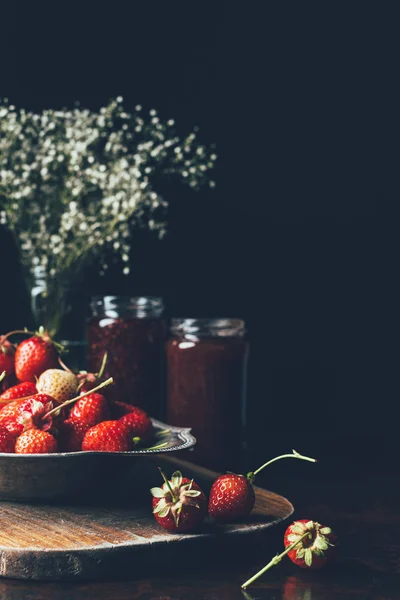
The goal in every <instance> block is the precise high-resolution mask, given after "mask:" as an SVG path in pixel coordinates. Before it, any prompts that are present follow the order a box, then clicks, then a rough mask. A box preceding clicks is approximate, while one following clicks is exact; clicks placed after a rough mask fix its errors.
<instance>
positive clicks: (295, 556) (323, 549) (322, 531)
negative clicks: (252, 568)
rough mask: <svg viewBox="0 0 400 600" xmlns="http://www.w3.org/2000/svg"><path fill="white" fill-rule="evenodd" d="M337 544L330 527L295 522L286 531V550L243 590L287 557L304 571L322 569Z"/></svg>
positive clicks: (314, 522)
mask: <svg viewBox="0 0 400 600" xmlns="http://www.w3.org/2000/svg"><path fill="white" fill-rule="evenodd" d="M336 543H337V538H336V536H335V534H334V533H333V532H332V530H331V528H330V527H325V526H323V525H321V524H320V523H318V522H317V521H310V520H307V519H301V520H299V521H294V522H293V523H292V524H291V525H289V527H288V528H287V529H286V531H285V535H284V545H285V550H284V551H283V552H282V553H281V554H278V555H277V556H274V558H272V559H271V560H270V561H269V563H268V564H267V565H266V566H265V567H263V568H262V569H261V570H260V571H258V572H257V573H256V574H255V575H253V577H250V579H248V580H247V581H245V582H244V583H243V585H242V588H243V589H246V588H247V587H248V586H249V585H251V584H252V583H254V582H255V581H256V580H257V579H258V578H259V577H261V575H263V574H264V573H266V572H267V571H268V570H269V569H271V568H272V567H274V566H275V565H277V564H278V563H280V562H281V560H282V559H283V558H284V557H285V556H286V555H288V557H289V558H290V560H291V561H292V562H294V564H296V565H298V566H299V567H301V568H302V569H307V568H308V569H321V568H322V567H324V566H325V565H326V564H328V563H329V562H330V561H331V560H332V559H333V558H334V554H335V552H336Z"/></svg>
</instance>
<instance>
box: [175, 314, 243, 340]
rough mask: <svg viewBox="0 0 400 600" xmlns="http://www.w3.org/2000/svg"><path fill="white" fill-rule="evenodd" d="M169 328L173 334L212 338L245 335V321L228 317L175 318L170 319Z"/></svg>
mask: <svg viewBox="0 0 400 600" xmlns="http://www.w3.org/2000/svg"><path fill="white" fill-rule="evenodd" d="M170 328H171V332H172V333H174V334H183V335H205V336H207V335H210V336H212V337H234V336H243V335H244V334H245V333H246V323H245V321H244V320H243V319H238V318H230V317H212V318H204V317H202V318H185V317H178V318H177V317H175V318H172V319H171V323H170Z"/></svg>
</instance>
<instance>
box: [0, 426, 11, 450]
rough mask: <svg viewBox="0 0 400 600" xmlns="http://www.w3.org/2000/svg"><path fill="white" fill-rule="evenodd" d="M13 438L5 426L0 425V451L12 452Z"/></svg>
mask: <svg viewBox="0 0 400 600" xmlns="http://www.w3.org/2000/svg"><path fill="white" fill-rule="evenodd" d="M14 446H15V439H14V436H12V435H11V433H10V432H9V431H8V429H7V428H6V427H4V426H3V425H0V452H7V453H10V452H14Z"/></svg>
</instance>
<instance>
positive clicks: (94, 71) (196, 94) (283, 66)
mask: <svg viewBox="0 0 400 600" xmlns="http://www.w3.org/2000/svg"><path fill="white" fill-rule="evenodd" d="M21 4H22V3H21ZM87 4H88V6H86V4H85V3H81V4H80V5H76V6H75V5H74V4H73V3H69V2H68V3H67V2H62V3H57V4H56V5H55V4H54V3H52V4H50V3H49V4H47V3H46V4H45V3H42V4H40V5H39V6H38V5H37V4H36V3H35V4H32V3H31V4H29V5H28V4H24V5H23V6H22V5H18V3H16V4H15V5H14V7H13V8H10V9H9V13H10V14H9V15H8V14H7V15H6V16H4V13H3V18H2V32H3V33H2V39H1V43H2V45H3V46H4V48H3V52H2V66H1V69H2V75H1V80H0V96H1V95H3V96H8V97H9V98H10V100H12V102H13V103H14V104H16V105H17V106H24V107H27V108H31V109H37V110H39V109H42V108H45V107H60V106H64V105H71V104H72V103H73V102H74V101H75V100H79V101H80V102H81V103H82V105H86V106H88V107H91V108H97V107H99V106H100V105H101V104H102V103H104V102H107V100H108V99H109V98H110V97H114V96H117V95H122V96H123V97H124V100H125V106H126V108H127V109H129V108H132V107H133V106H134V105H135V104H137V103H141V104H143V106H144V107H146V108H153V107H154V108H157V109H158V110H159V111H160V113H161V114H162V116H164V117H166V118H167V117H168V118H169V117H173V118H175V119H176V120H177V121H178V123H179V125H180V126H181V127H182V131H184V130H185V129H187V128H188V127H191V126H192V125H195V124H196V125H198V126H199V127H200V135H201V138H202V141H204V142H206V143H207V142H215V143H216V144H217V153H218V155H219V157H220V158H219V161H218V167H217V172H216V174H215V178H216V181H217V188H216V190H215V191H212V192H211V191H210V192H208V191H207V192H201V193H199V194H197V195H196V194H194V193H192V192H190V191H188V190H186V189H172V190H169V197H168V200H169V201H170V204H171V205H170V216H169V235H168V237H167V238H166V239H165V240H164V241H162V242H159V241H157V240H155V239H154V238H152V237H151V236H150V235H148V234H146V233H144V232H143V233H140V234H137V235H136V236H135V238H134V241H133V249H132V260H131V262H132V274H131V276H130V277H128V278H123V277H122V276H121V275H120V273H119V272H116V271H114V272H112V273H110V274H109V275H108V276H107V277H106V278H104V279H100V278H98V277H96V276H95V275H94V274H93V277H92V279H91V281H90V282H89V284H88V289H89V292H90V293H96V292H100V293H102V292H104V293H131V294H146V293H149V294H160V295H162V296H163V297H164V298H165V300H166V303H167V307H168V313H169V314H171V315H184V316H189V315H191V316H196V315H209V316H212V315H214V316H215V315H220V316H221V315H223V316H241V317H243V318H245V319H246V321H247V323H248V330H249V339H250V343H251V364H250V375H249V390H248V398H249V406H248V411H249V424H250V431H251V448H252V451H253V452H254V453H255V454H257V458H258V455H260V456H261V455H262V456H264V455H265V454H266V455H267V456H269V455H270V454H271V453H275V451H276V450H280V449H282V450H285V449H288V448H291V447H292V446H294V447H295V448H297V447H298V449H299V450H301V451H304V452H311V453H314V454H319V455H320V456H323V457H326V458H328V459H329V460H332V461H333V460H335V458H334V457H335V456H336V454H339V455H340V456H341V457H342V458H343V457H344V456H345V455H346V454H347V453H349V454H351V455H352V456H351V459H350V461H351V462H356V463H361V462H363V461H369V460H372V459H373V457H374V456H375V455H377V456H378V458H379V459H381V458H382V457H383V456H384V455H386V454H387V455H388V457H389V456H390V454H391V455H393V451H394V450H395V442H394V440H395V437H396V436H395V434H396V432H397V425H396V421H395V419H394V415H395V404H396V399H397V397H398V386H397V384H396V382H395V374H396V373H397V372H398V349H397V348H396V344H395V340H393V337H394V336H392V334H391V332H392V331H393V326H394V322H395V320H394V319H393V318H392V315H393V314H395V313H394V310H393V312H391V311H392V309H394V299H393V298H394V292H395V290H396V288H397V286H396V278H397V269H396V266H397V261H396V258H397V256H398V254H397V229H398V226H397V221H396V219H395V218H393V216H392V215H389V211H388V210H385V209H384V206H388V204H389V202H388V201H389V200H392V199H394V188H392V187H391V186H390V185H388V181H389V178H388V176H389V174H390V172H391V171H392V170H393V168H394V166H395V161H396V152H395V151H394V148H395V145H394V137H392V131H393V121H392V116H391V114H392V113H391V111H392V109H393V107H394V94H395V89H396V83H395V81H396V77H395V76H394V70H393V65H392V62H393V56H394V55H395V52H396V48H395V44H394V39H395V38H394V32H393V31H392V23H394V14H392V13H394V11H392V8H393V9H394V6H395V5H394V4H393V5H391V4H390V3H384V4H382V3H375V4H374V5H372V6H371V5H369V3H363V2H359V3H357V2H351V3H349V2H338V3H328V5H327V4H326V3H320V2H316V3H311V2H301V3H299V2H294V3H282V2H267V3H262V2H260V3H256V2H253V3H244V2H241V3H234V2H229V3H224V2H222V1H215V2H205V1H202V2H197V1H194V2H164V1H163V2H155V1H153V0H151V1H147V2H130V3H128V2H112V3H108V4H106V5H104V7H103V8H101V7H100V5H99V4H98V3H96V4H95V3H92V5H91V6H90V4H89V3H87ZM55 10H56V11H57V12H54V11H55ZM395 244H396V248H395ZM9 246H10V242H9V240H8V238H7V237H6V235H5V233H4V232H3V231H2V232H1V233H0V260H1V267H2V269H3V286H2V293H1V295H0V305H1V311H0V330H8V329H9V328H10V327H13V326H14V325H16V326H20V325H23V324H24V322H25V321H26V319H27V318H28V316H27V308H26V307H27V303H26V298H25V296H24V292H23V289H22V288H21V287H20V284H19V283H18V281H17V276H16V274H17V272H18V271H17V257H16V255H15V253H13V252H11V251H10V250H9ZM395 257H396V258H395ZM396 456H397V453H396ZM342 458H341V460H342Z"/></svg>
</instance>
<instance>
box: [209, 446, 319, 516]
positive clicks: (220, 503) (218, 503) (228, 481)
mask: <svg viewBox="0 0 400 600" xmlns="http://www.w3.org/2000/svg"><path fill="white" fill-rule="evenodd" d="M283 458H296V459H300V460H306V461H309V462H313V463H315V462H317V460H316V459H315V458H309V457H308V456H303V455H302V454H299V453H298V452H296V450H293V451H292V454H282V455H281V456H276V457H275V458H273V459H271V460H269V461H268V462H266V463H264V464H263V465H262V466H261V467H260V468H258V469H257V470H256V471H251V472H250V473H247V475H237V474H235V473H226V474H225V475H221V476H220V477H218V479H216V481H214V483H213V485H212V488H211V492H210V497H209V503H208V513H209V515H210V516H211V517H212V518H213V519H215V520H216V521H220V522H230V521H236V520H238V519H243V518H244V517H247V515H249V514H250V513H251V511H252V510H253V507H254V502H255V495H254V489H253V482H254V479H255V478H256V476H257V475H258V473H260V471H262V470H263V469H265V467H268V465H271V464H272V463H274V462H276V461H277V460H281V459H283Z"/></svg>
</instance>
